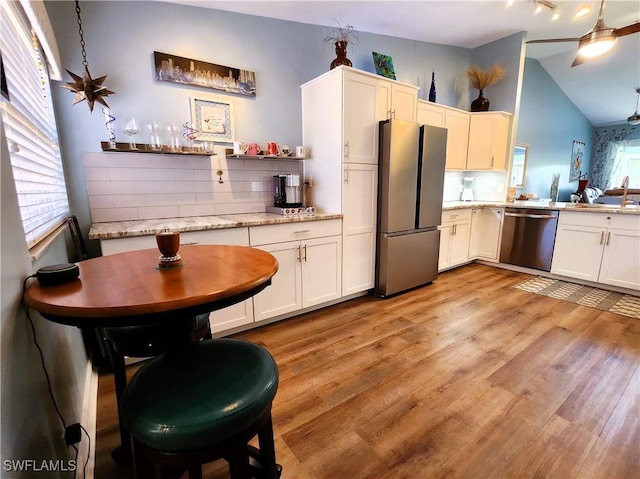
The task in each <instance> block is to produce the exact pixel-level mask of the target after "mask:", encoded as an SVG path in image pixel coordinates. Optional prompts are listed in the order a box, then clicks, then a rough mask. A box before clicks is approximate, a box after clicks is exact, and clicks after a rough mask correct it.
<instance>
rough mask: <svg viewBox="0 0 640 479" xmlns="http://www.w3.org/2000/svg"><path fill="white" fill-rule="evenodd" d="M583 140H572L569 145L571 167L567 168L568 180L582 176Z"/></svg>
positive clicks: (575, 179)
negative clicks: (571, 144) (570, 145)
mask: <svg viewBox="0 0 640 479" xmlns="http://www.w3.org/2000/svg"><path fill="white" fill-rule="evenodd" d="M584 146H585V144H584V142H582V141H576V140H573V146H572V147H571V167H570V169H569V181H578V180H580V179H581V178H582V167H583V164H582V163H583V151H584Z"/></svg>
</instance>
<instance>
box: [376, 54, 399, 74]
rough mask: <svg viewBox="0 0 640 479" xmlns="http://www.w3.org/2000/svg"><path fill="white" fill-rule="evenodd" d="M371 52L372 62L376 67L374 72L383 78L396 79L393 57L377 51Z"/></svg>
mask: <svg viewBox="0 0 640 479" xmlns="http://www.w3.org/2000/svg"><path fill="white" fill-rule="evenodd" d="M371 53H373V64H374V65H375V67H376V73H377V74H378V75H381V76H383V77H385V78H391V79H392V80H395V79H396V71H395V70H394V69H393V59H392V58H391V57H390V56H388V55H383V54H382V53H378V52H371Z"/></svg>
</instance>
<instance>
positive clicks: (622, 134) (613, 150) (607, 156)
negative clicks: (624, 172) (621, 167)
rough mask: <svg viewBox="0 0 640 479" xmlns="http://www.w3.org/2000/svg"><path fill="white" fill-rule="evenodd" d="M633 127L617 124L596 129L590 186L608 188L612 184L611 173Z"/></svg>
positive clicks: (603, 189) (633, 129)
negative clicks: (603, 128)
mask: <svg viewBox="0 0 640 479" xmlns="http://www.w3.org/2000/svg"><path fill="white" fill-rule="evenodd" d="M634 131H635V127H627V126H619V127H614V128H607V129H606V130H600V131H596V134H595V138H596V140H595V148H594V152H593V161H592V162H591V175H590V176H591V181H590V184H591V185H590V186H595V187H597V188H600V189H601V190H602V191H605V190H608V189H610V188H611V187H615V186H616V185H612V184H610V183H611V174H612V173H613V172H614V171H615V170H616V168H617V166H618V164H617V163H618V162H619V161H620V158H621V156H622V155H621V153H623V152H624V148H625V147H626V145H627V144H628V143H629V138H630V137H631V135H632V134H633V132H634Z"/></svg>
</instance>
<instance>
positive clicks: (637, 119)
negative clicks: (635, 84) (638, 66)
mask: <svg viewBox="0 0 640 479" xmlns="http://www.w3.org/2000/svg"><path fill="white" fill-rule="evenodd" d="M636 93H637V94H638V100H637V101H636V111H635V113H634V114H633V115H631V116H630V117H629V118H627V122H628V123H629V124H631V125H637V124H639V123H640V115H638V107H640V88H636Z"/></svg>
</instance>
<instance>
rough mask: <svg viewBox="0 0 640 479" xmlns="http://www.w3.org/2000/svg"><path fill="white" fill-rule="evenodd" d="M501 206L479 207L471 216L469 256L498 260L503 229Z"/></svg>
mask: <svg viewBox="0 0 640 479" xmlns="http://www.w3.org/2000/svg"><path fill="white" fill-rule="evenodd" d="M502 213H503V210H502V209H501V208H477V209H474V210H473V215H472V216H471V240H470V242H469V258H471V259H473V258H480V259H484V260H490V261H497V260H498V246H499V243H500V232H501V230H502Z"/></svg>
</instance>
